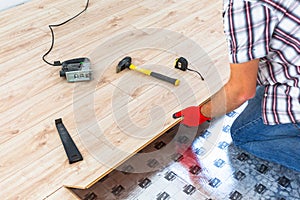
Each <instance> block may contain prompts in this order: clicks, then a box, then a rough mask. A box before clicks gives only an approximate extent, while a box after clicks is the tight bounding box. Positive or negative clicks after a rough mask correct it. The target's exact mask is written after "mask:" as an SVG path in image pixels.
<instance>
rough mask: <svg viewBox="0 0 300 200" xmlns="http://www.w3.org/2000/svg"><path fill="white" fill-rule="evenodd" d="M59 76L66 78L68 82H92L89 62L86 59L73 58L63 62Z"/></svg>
mask: <svg viewBox="0 0 300 200" xmlns="http://www.w3.org/2000/svg"><path fill="white" fill-rule="evenodd" d="M59 75H60V77H66V78H67V80H68V82H79V81H89V80H92V70H91V62H90V60H89V59H88V58H75V59H71V60H67V61H64V62H63V63H62V69H61V70H60V72H59Z"/></svg>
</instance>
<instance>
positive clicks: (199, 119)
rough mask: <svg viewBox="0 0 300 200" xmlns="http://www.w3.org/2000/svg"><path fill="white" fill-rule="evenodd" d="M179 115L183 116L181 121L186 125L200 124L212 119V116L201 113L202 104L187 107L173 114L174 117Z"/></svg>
mask: <svg viewBox="0 0 300 200" xmlns="http://www.w3.org/2000/svg"><path fill="white" fill-rule="evenodd" d="M179 117H183V120H182V121H181V123H182V124H184V125H186V126H199V125H200V124H202V123H204V122H206V121H207V120H211V118H209V117H205V116H204V115H202V114H201V106H191V107H187V108H185V109H183V110H182V111H179V112H177V113H174V114H173V118H174V119H177V118H179Z"/></svg>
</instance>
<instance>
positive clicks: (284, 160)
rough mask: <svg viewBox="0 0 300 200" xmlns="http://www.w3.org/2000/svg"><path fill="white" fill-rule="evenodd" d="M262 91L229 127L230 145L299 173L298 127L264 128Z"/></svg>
mask: <svg viewBox="0 0 300 200" xmlns="http://www.w3.org/2000/svg"><path fill="white" fill-rule="evenodd" d="M263 95H264V87H262V86H261V87H258V88H257V90H256V96H255V97H254V98H253V99H250V100H249V101H248V105H247V107H246V108H245V110H244V111H243V112H242V113H241V114H240V115H239V116H238V118H237V119H236V120H235V121H234V123H233V124H232V127H231V136H232V140H233V143H234V144H235V145H236V146H238V147H239V148H241V149H243V150H245V151H247V152H249V153H251V154H253V155H255V156H257V157H259V158H261V159H264V160H267V161H271V162H275V163H278V164H281V165H283V166H285V167H287V168H290V169H293V170H296V171H300V123H297V124H293V123H290V124H279V125H265V124H264V123H263V119H262V114H261V111H262V107H261V106H262V98H263Z"/></svg>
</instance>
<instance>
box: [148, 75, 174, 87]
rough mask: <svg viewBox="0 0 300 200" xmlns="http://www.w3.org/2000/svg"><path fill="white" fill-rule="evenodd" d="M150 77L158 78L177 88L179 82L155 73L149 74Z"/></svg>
mask: <svg viewBox="0 0 300 200" xmlns="http://www.w3.org/2000/svg"><path fill="white" fill-rule="evenodd" d="M150 76H153V77H155V78H158V79H160V80H163V81H167V82H169V83H171V84H173V85H175V86H178V85H179V83H180V81H179V80H178V79H175V78H171V77H168V76H165V75H163V74H160V73H156V72H151V73H150Z"/></svg>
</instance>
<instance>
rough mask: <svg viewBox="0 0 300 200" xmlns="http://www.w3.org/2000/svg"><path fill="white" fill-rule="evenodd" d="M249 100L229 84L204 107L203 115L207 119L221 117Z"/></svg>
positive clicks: (202, 109)
mask: <svg viewBox="0 0 300 200" xmlns="http://www.w3.org/2000/svg"><path fill="white" fill-rule="evenodd" d="M245 101H247V98H243V97H242V94H241V93H240V92H239V91H236V90H235V89H234V88H232V87H231V83H230V82H229V83H227V84H226V85H225V86H224V87H222V88H221V89H220V90H219V91H218V92H217V93H216V94H215V95H213V96H212V97H211V98H210V100H209V101H207V102H206V103H205V104H203V105H202V108H201V113H202V114H203V115H204V116H207V117H219V116H222V115H224V114H226V113H228V112H231V111H233V110H234V109H236V108H238V107H239V106H241V105H242V104H243V103H244V102H245Z"/></svg>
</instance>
